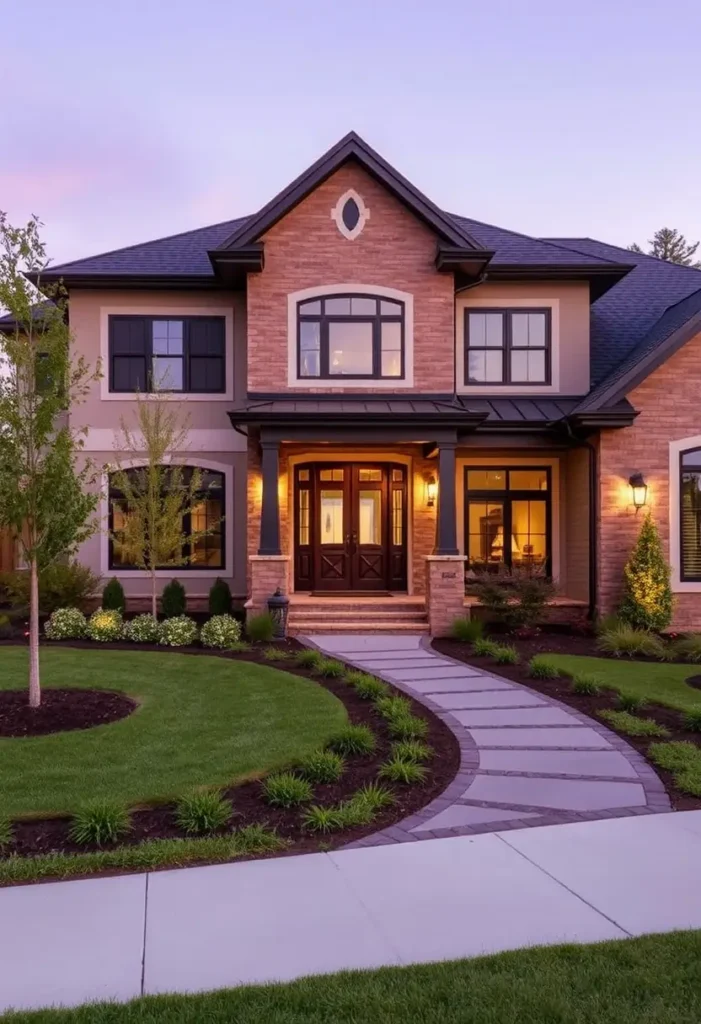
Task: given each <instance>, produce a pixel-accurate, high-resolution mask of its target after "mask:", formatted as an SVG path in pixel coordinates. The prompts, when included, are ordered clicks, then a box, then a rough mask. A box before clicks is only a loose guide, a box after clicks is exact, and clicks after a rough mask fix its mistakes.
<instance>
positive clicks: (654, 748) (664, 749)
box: [648, 741, 701, 796]
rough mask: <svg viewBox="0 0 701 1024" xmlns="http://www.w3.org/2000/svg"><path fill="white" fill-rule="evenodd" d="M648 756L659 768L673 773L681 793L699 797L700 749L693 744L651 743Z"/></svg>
mask: <svg viewBox="0 0 701 1024" xmlns="http://www.w3.org/2000/svg"><path fill="white" fill-rule="evenodd" d="M648 755H649V757H650V759H651V760H652V761H654V763H655V764H656V765H659V767H660V768H666V769H667V770H668V771H671V772H673V773H674V783H675V785H676V786H677V787H678V788H679V789H681V790H682V792H684V793H689V794H690V795H691V796H701V749H699V747H697V746H696V744H695V743H688V742H686V741H679V742H673V743H651V744H650V747H649V749H648Z"/></svg>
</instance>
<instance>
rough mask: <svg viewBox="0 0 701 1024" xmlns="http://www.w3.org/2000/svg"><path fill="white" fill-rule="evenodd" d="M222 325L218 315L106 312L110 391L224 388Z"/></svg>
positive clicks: (223, 339)
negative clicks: (107, 314) (107, 313)
mask: <svg viewBox="0 0 701 1024" xmlns="http://www.w3.org/2000/svg"><path fill="white" fill-rule="evenodd" d="M224 323H225V321H224V317H221V316H212V317H210V316H188V317H168V316H110V318H109V388H110V391H112V392H126V393H134V392H136V391H140V392H148V391H173V392H183V393H193V394H199V393H212V394H216V393H221V392H223V391H224V390H225V389H226V383H225V382H226V373H225V361H226V360H225V331H224Z"/></svg>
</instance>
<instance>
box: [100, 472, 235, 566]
mask: <svg viewBox="0 0 701 1024" xmlns="http://www.w3.org/2000/svg"><path fill="white" fill-rule="evenodd" d="M164 462H172V463H174V464H176V465H179V466H191V465H196V466H198V467H199V468H200V469H211V470H214V471H215V472H217V473H221V474H223V476H224V550H225V564H224V566H223V567H222V568H219V569H186V570H185V577H186V578H187V579H212V580H213V579H215V578H216V577H217V576H221V577H223V578H231V577H233V575H234V476H235V473H236V470H235V467H234V466H231V465H227V464H226V463H225V462H214V461H212V460H211V459H196V460H195V459H193V457H192V453H189V452H188V453H187V454H185V455H183V456H171V457H168V458H167V459H165V460H164ZM145 465H146V459H129V460H125V461H124V462H123V464H122V467H121V468H122V469H134V468H136V467H138V466H145ZM116 470H117V466H116V465H115V464H111V465H107V466H104V467H103V472H102V474H101V477H100V505H99V517H100V523H101V530H100V575H101V576H104V577H106V578H108V579H111V578H112V577H113V576H116V577H118V578H119V579H120V580H140V579H144V578H145V577H146V573H145V572H144V571H143V570H142V569H110V567H109V561H110V559H109V529H108V525H107V524H108V521H109V474H110V473H111V472H115V471H116ZM182 572H183V568H182V566H178V565H174V566H173V567H172V568H170V569H158V570H157V571H156V578H157V579H166V580H167V579H172V578H173V577H174V576H178V575H179V574H180V573H182Z"/></svg>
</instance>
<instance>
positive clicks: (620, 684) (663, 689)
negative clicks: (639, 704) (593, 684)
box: [547, 654, 701, 711]
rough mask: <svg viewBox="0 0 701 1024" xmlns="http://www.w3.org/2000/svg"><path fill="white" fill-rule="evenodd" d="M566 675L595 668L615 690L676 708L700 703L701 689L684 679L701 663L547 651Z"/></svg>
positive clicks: (697, 672) (699, 672)
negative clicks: (659, 662) (586, 655)
mask: <svg viewBox="0 0 701 1024" xmlns="http://www.w3.org/2000/svg"><path fill="white" fill-rule="evenodd" d="M547 657H548V661H552V662H553V663H554V664H555V665H557V667H558V668H559V669H560V670H561V671H562V673H563V675H568V676H570V675H575V674H577V673H579V672H593V673H594V674H595V675H597V676H599V677H600V678H601V679H602V680H603V682H604V685H605V686H610V687H611V689H613V690H625V691H626V692H627V693H637V694H639V695H640V696H641V697H644V698H645V699H646V700H648V701H650V703H653V704H665V705H666V706H667V707H670V708H676V710H677V711H688V710H689V708H691V707H698V706H699V705H701V690H695V689H694V687H693V686H688V685H687V683H686V682H685V680H686V679H688V678H689V676H696V675H701V665H667V664H658V663H656V662H653V661H629V660H628V659H627V658H587V657H583V656H581V655H576V654H548V655H547Z"/></svg>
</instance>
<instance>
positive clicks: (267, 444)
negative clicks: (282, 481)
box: [258, 441, 282, 555]
mask: <svg viewBox="0 0 701 1024" xmlns="http://www.w3.org/2000/svg"><path fill="white" fill-rule="evenodd" d="M260 447H261V472H262V476H263V500H262V502H261V507H260V547H259V548H258V554H259V555H279V554H281V553H282V552H281V551H280V501H279V499H278V477H279V461H280V460H279V452H280V442H279V441H261V444H260Z"/></svg>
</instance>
